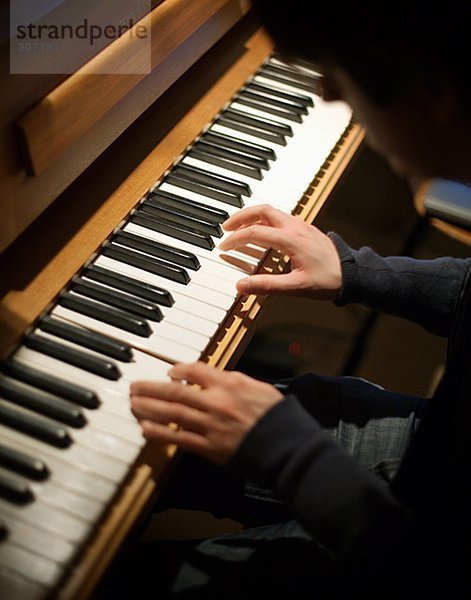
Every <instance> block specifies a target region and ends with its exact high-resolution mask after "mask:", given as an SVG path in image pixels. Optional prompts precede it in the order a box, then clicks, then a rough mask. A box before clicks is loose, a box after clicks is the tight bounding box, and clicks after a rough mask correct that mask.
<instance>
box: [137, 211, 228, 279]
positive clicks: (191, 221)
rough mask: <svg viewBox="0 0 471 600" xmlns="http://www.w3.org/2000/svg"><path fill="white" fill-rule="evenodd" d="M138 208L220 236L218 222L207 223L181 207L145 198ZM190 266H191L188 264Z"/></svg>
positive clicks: (181, 224)
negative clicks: (163, 204) (170, 206)
mask: <svg viewBox="0 0 471 600" xmlns="http://www.w3.org/2000/svg"><path fill="white" fill-rule="evenodd" d="M140 210H142V211H143V212H148V213H149V214H150V215H153V216H155V217H162V218H163V219H166V220H167V221H172V222H175V223H176V224H177V225H180V226H181V227H185V228H189V229H191V230H195V231H200V232H201V233H207V234H208V235H214V236H215V237H222V229H221V226H220V225H219V223H208V222H207V221H204V220H203V219H201V218H199V217H195V216H193V215H191V214H189V213H187V212H186V211H185V210H182V209H177V208H174V209H172V210H170V209H168V208H166V207H165V206H161V205H159V203H158V201H155V200H145V201H144V202H143V203H142V204H141V205H140ZM195 258H196V256H195ZM196 260H198V259H196ZM186 266H188V265H186ZM190 268H192V267H191V266H190Z"/></svg>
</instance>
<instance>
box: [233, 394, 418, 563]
mask: <svg viewBox="0 0 471 600" xmlns="http://www.w3.org/2000/svg"><path fill="white" fill-rule="evenodd" d="M274 440H276V443H274ZM232 467H233V468H237V469H241V470H243V471H244V472H245V473H247V474H248V475H249V476H251V477H252V478H253V479H255V480H256V481H258V482H259V483H261V484H263V485H266V486H268V487H270V488H272V489H273V490H274V491H275V493H276V494H277V495H278V497H279V498H280V499H282V500H283V501H285V502H286V503H287V504H288V505H289V506H290V507H291V509H292V510H293V512H294V514H295V515H296V517H297V518H298V519H299V520H300V521H301V522H302V523H303V525H304V526H305V527H306V529H307V530H308V531H309V532H310V533H311V534H312V535H313V536H314V537H315V538H316V539H317V540H319V541H320V542H321V543H323V544H324V545H325V546H326V547H327V548H329V550H331V551H332V552H334V553H335V554H336V555H338V556H339V557H340V558H342V557H347V556H349V555H350V553H351V552H352V551H353V549H354V548H355V546H356V545H357V544H358V543H359V542H360V540H363V539H365V538H366V537H368V536H369V535H370V532H371V531H374V530H375V528H376V527H377V526H378V525H379V524H380V523H384V522H394V523H398V522H399V523H402V524H403V526H404V527H406V528H407V525H408V523H409V521H410V515H409V512H408V510H407V509H406V508H405V507H403V506H402V505H401V504H400V503H399V502H398V501H397V500H396V499H395V498H394V497H393V495H392V494H391V492H390V491H389V488H388V487H387V486H386V485H385V484H384V482H383V481H381V480H380V478H379V477H377V476H375V475H373V474H371V473H370V472H368V471H367V469H365V468H364V467H363V466H362V465H360V464H359V462H358V461H357V460H356V459H355V458H353V457H352V456H351V455H349V453H348V452H347V451H346V450H345V449H344V448H342V447H341V446H340V445H338V444H337V443H336V442H334V441H333V439H332V438H331V437H330V436H329V435H328V434H326V433H325V432H324V431H323V430H322V429H321V427H320V425H319V424H318V423H317V422H316V420H315V419H313V418H312V417H310V415H309V414H308V413H307V412H306V411H305V410H304V409H303V407H302V406H301V405H300V404H299V403H298V401H297V399H296V398H295V397H294V396H287V397H286V398H285V400H284V401H283V402H282V403H281V404H278V405H277V406H275V407H274V408H273V409H272V410H271V411H269V413H268V414H267V415H266V416H265V418H264V419H262V421H261V422H259V424H258V425H257V426H256V427H255V428H254V429H253V430H252V431H251V432H249V434H248V435H247V437H246V439H245V440H244V442H243V444H242V446H241V447H240V448H239V451H238V453H237V454H236V456H235V457H234V459H233V461H232ZM401 527H402V525H401Z"/></svg>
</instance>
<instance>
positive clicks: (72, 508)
mask: <svg viewBox="0 0 471 600" xmlns="http://www.w3.org/2000/svg"><path fill="white" fill-rule="evenodd" d="M2 473H3V474H10V476H11V477H13V478H14V479H15V480H16V481H19V482H22V483H24V484H26V485H27V486H28V487H29V489H30V490H31V491H32V492H33V494H34V499H33V500H32V502H37V501H38V500H41V501H42V502H44V504H48V505H50V506H52V507H57V508H60V509H61V510H63V511H64V512H66V513H70V514H71V515H74V516H76V517H78V518H80V519H82V520H84V521H90V522H93V521H97V520H98V518H99V517H100V515H101V514H102V513H103V510H104V508H105V504H104V503H103V502H99V501H98V500H96V499H94V498H90V497H86V496H82V495H80V494H76V493H73V492H71V491H70V490H67V489H66V488H64V487H63V486H61V485H58V484H57V483H56V482H55V481H54V480H53V479H46V480H44V481H41V482H38V481H32V480H27V479H26V478H25V477H20V476H18V475H16V474H11V473H10V472H9V471H7V470H6V469H3V468H2V467H0V474H2Z"/></svg>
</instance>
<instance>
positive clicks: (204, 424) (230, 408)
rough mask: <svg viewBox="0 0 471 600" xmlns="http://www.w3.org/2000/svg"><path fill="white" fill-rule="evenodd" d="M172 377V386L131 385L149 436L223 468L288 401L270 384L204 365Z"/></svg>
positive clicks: (178, 368) (182, 368)
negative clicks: (278, 405)
mask: <svg viewBox="0 0 471 600" xmlns="http://www.w3.org/2000/svg"><path fill="white" fill-rule="evenodd" d="M168 374H169V376H170V377H171V378H172V381H136V382H134V383H132V384H131V389H130V393H131V408H132V412H133V413H134V415H135V416H136V418H137V419H138V421H139V422H140V425H141V427H142V431H143V434H144V436H145V437H146V438H147V439H155V440H159V441H161V442H164V443H170V444H176V445H177V446H179V447H180V448H182V449H183V450H188V451H190V452H194V453H196V454H200V455H201V456H204V457H206V458H208V459H209V460H211V461H213V462H215V463H218V464H225V463H226V462H228V461H229V460H230V458H231V457H232V456H233V454H234V453H235V451H236V450H237V448H238V447H239V444H240V443H241V441H242V439H243V437H244V436H245V435H246V433H247V432H248V431H249V430H250V429H251V428H252V427H253V426H254V425H255V423H256V422H257V421H258V420H259V419H260V417H261V416H262V415H263V414H264V413H265V412H267V411H268V410H269V409H270V408H271V407H272V406H274V405H275V404H276V403H278V402H280V401H281V399H282V398H283V394H282V393H281V392H280V391H279V390H277V389H276V388H275V387H274V386H272V385H270V384H269V383H265V382H262V381H258V380H256V379H253V378H252V377H249V376H248V375H244V374H243V373H239V372H237V371H221V370H220V369H217V368H215V367H211V366H209V365H207V364H205V363H203V362H196V363H193V364H177V365H175V366H174V367H172V368H171V369H170V370H169V373H168ZM187 382H188V383H187ZM190 384H196V385H190ZM170 423H173V424H175V425H177V427H176V428H173V427H169V424H170Z"/></svg>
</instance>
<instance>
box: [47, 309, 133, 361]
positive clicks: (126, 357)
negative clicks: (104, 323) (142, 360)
mask: <svg viewBox="0 0 471 600" xmlns="http://www.w3.org/2000/svg"><path fill="white" fill-rule="evenodd" d="M38 327H39V329H41V330H42V331H46V332H47V333H52V335H56V336H57V337H60V338H62V339H64V340H68V341H69V342H74V343H75V344H77V345H78V346H83V347H84V348H88V349H89V350H94V351H95V352H99V353H100V354H104V355H105V356H109V357H111V358H117V359H118V360H120V361H122V362H131V361H132V359H133V351H132V348H131V346H129V344H125V343H124V342H120V341H118V340H114V339H112V338H110V337H107V336H104V335H102V334H101V333H95V332H94V331H89V330H88V329H85V328H84V327H79V326H77V325H72V323H66V322H65V321H61V320H60V319H55V318H54V317H49V316H46V317H44V318H43V319H41V321H40V322H39V324H38Z"/></svg>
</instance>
